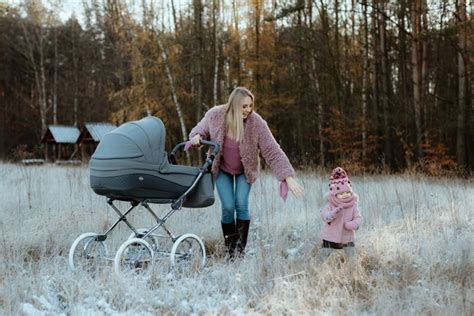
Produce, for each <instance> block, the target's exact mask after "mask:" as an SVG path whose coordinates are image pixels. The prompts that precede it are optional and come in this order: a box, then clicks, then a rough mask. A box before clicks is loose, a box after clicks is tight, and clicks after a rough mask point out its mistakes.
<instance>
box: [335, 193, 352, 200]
mask: <svg viewBox="0 0 474 316" xmlns="http://www.w3.org/2000/svg"><path fill="white" fill-rule="evenodd" d="M350 196H352V192H341V193H338V194H336V197H337V198H338V199H341V200H344V199H347V198H348V197H350Z"/></svg>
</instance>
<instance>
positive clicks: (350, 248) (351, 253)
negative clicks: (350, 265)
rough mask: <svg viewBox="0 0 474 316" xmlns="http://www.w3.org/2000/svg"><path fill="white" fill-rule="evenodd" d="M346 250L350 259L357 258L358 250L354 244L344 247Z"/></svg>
mask: <svg viewBox="0 0 474 316" xmlns="http://www.w3.org/2000/svg"><path fill="white" fill-rule="evenodd" d="M344 252H345V253H346V256H347V257H348V258H349V259H353V258H355V255H356V251H355V247H354V246H348V247H344Z"/></svg>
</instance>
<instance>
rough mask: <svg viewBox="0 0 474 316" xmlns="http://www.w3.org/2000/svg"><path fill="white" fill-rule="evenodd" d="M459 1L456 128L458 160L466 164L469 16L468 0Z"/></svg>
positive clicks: (457, 9)
mask: <svg viewBox="0 0 474 316" xmlns="http://www.w3.org/2000/svg"><path fill="white" fill-rule="evenodd" d="M456 2H457V8H456V16H457V19H458V26H459V28H458V47H457V49H458V50H457V55H458V58H457V59H458V113H457V129H456V160H457V163H458V164H460V165H465V164H466V143H465V137H466V136H465V135H466V91H467V82H466V81H467V80H466V78H467V76H466V69H467V67H466V59H467V58H468V57H467V55H466V36H467V16H466V0H459V1H456Z"/></svg>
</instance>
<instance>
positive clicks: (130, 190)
mask: <svg viewBox="0 0 474 316" xmlns="http://www.w3.org/2000/svg"><path fill="white" fill-rule="evenodd" d="M165 138H166V131H165V127H164V125H163V123H162V121H161V120H160V119H158V118H156V117H153V116H148V117H145V118H143V119H141V120H139V121H133V122H128V123H125V124H123V125H121V126H120V127H118V128H116V129H115V130H113V131H111V132H109V133H107V134H106V135H105V136H104V138H103V139H102V140H101V142H100V143H99V146H98V147H97V149H96V151H95V152H94V154H93V155H92V157H91V160H90V183H91V187H92V189H93V190H94V192H95V193H97V194H99V195H103V196H106V197H107V203H108V205H110V207H111V208H112V209H113V210H114V211H115V212H116V213H117V215H118V216H119V218H118V219H117V220H116V221H115V223H113V224H112V225H111V226H110V228H108V229H107V230H106V231H105V232H104V233H102V234H97V233H84V234H82V235H80V236H79V237H78V238H77V239H76V240H75V241H74V242H73V244H72V246H71V248H70V250H69V266H70V267H71V269H73V270H76V269H81V268H82V269H95V268H94V266H95V265H97V264H101V265H103V264H104V263H105V262H107V261H113V264H114V269H115V272H116V273H117V274H121V273H124V272H127V271H136V272H141V271H144V270H147V269H148V268H149V267H150V266H151V265H152V264H153V262H154V260H156V259H157V258H159V257H161V258H163V257H164V256H169V259H170V261H171V266H173V267H176V266H177V265H179V267H180V268H181V269H185V268H189V269H192V270H193V271H198V270H199V269H201V268H202V267H203V266H204V264H205V261H206V250H205V248H204V244H203V242H202V240H201V238H199V237H198V236H197V235H195V234H191V233H187V234H184V235H180V236H176V235H174V234H173V233H171V232H170V231H169V230H168V229H167V228H166V226H165V222H166V220H167V219H168V218H169V217H170V216H172V215H173V214H174V213H175V212H177V211H179V210H180V209H181V208H182V207H189V208H197V207H207V206H210V205H212V204H213V203H214V183H213V178H212V174H211V173H210V167H211V165H212V162H213V160H214V158H215V156H216V155H217V154H218V152H219V145H218V144H217V143H214V142H208V141H201V143H202V144H203V145H206V146H210V150H209V153H208V155H207V158H206V160H205V162H204V163H203V165H202V166H201V167H200V168H197V167H190V166H181V165H176V157H175V156H176V153H177V151H178V150H179V149H180V148H184V146H185V144H186V142H183V143H180V144H178V145H176V146H175V147H174V149H173V150H172V151H171V153H170V154H169V155H167V153H166V151H165ZM114 201H126V202H128V203H130V207H129V208H128V209H127V210H126V211H125V212H124V213H122V212H121V211H120V210H119V209H118V208H117V206H116V205H114ZM152 203H157V204H171V210H169V211H168V212H167V213H166V214H165V215H164V216H163V217H162V218H160V217H158V215H156V213H155V212H154V211H153V210H152V209H151V207H150V204H152ZM138 205H141V206H143V207H144V209H145V210H147V211H148V212H149V213H150V214H151V216H152V217H153V218H154V220H155V221H156V223H154V225H153V226H151V227H149V228H140V229H137V228H135V227H133V226H132V224H131V223H130V222H129V221H128V220H127V215H128V214H130V212H132V210H133V209H135V208H136V207H137V206H138ZM120 222H124V223H125V224H126V225H127V226H128V227H129V228H130V230H131V231H132V233H131V235H130V237H129V238H128V239H127V240H126V241H125V242H124V243H123V244H122V245H121V246H120V247H119V248H118V251H117V252H116V254H115V256H109V253H108V249H107V246H106V240H107V237H108V236H109V234H110V232H111V231H112V230H113V229H114V228H115V227H116V226H117V225H118V224H119V223H120ZM159 228H162V229H163V230H164V232H165V233H166V234H157V233H156V231H157V230H158V229H159ZM160 238H168V239H171V241H172V243H173V246H172V247H171V250H169V249H162V248H163V246H161V245H160V244H161V242H160Z"/></svg>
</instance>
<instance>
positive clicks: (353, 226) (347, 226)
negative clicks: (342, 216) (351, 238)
mask: <svg viewBox="0 0 474 316" xmlns="http://www.w3.org/2000/svg"><path fill="white" fill-rule="evenodd" d="M344 228H345V229H347V230H356V229H357V228H359V225H357V223H356V222H355V221H349V222H345V223H344Z"/></svg>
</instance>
